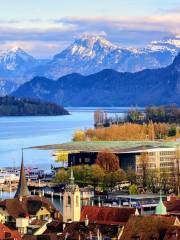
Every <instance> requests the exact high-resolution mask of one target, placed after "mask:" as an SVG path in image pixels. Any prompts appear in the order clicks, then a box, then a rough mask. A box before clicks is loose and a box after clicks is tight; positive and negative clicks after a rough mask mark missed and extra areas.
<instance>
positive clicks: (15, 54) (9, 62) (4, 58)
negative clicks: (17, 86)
mask: <svg viewBox="0 0 180 240" xmlns="http://www.w3.org/2000/svg"><path fill="white" fill-rule="evenodd" d="M35 62H36V60H35V58H33V57H32V56H30V55H29V54H27V53H26V52H25V51H23V50H22V49H21V48H12V49H10V50H6V51H2V52H0V64H1V67H3V69H6V70H9V71H15V70H16V69H17V68H18V67H22V66H23V65H24V67H25V68H27V67H29V64H30V65H32V64H34V63H35Z"/></svg>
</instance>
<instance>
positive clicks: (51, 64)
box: [0, 35, 180, 95]
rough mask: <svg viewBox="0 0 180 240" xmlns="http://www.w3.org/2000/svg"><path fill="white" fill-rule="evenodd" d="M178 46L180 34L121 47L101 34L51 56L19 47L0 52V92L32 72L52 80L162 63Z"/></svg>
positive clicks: (79, 40)
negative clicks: (140, 45) (144, 44)
mask: <svg viewBox="0 0 180 240" xmlns="http://www.w3.org/2000/svg"><path fill="white" fill-rule="evenodd" d="M179 50H180V36H179V35H172V36H170V37H168V38H166V39H163V40H161V41H154V42H152V43H151V44H150V45H148V46H147V47H145V48H141V49H138V48H125V47H122V46H119V45H117V44H113V43H111V42H109V41H108V40H107V39H105V38H104V37H102V36H94V35H83V36H81V37H80V38H77V39H75V41H74V42H73V43H72V44H71V45H70V46H69V47H67V48H66V49H65V50H63V51H61V52H60V53H58V54H56V55H55V56H54V57H53V58H52V59H50V60H47V59H41V60H40V59H36V58H34V57H33V56H31V55H29V54H28V53H26V52H25V51H24V50H22V49H20V48H13V49H10V50H7V51H1V52H0V95H6V94H9V93H11V92H13V91H14V90H15V89H17V87H18V86H20V85H21V84H22V83H25V82H27V81H29V80H31V79H32V78H33V77H35V76H42V77H47V78H50V79H53V80H56V79H58V78H59V77H61V76H64V75H67V74H71V73H74V72H75V73H79V74H82V75H89V74H93V73H96V72H99V71H101V70H103V69H113V70H116V71H119V72H138V71H141V70H143V69H155V68H160V67H165V66H167V65H169V64H171V63H172V61H173V59H174V57H175V56H176V54H177V53H178V52H179Z"/></svg>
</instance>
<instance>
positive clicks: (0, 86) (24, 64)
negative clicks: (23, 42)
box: [0, 47, 42, 95]
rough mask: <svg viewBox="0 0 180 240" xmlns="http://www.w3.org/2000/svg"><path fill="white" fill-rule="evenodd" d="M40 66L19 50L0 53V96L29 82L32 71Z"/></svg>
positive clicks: (31, 57) (38, 62) (32, 58)
mask: <svg viewBox="0 0 180 240" xmlns="http://www.w3.org/2000/svg"><path fill="white" fill-rule="evenodd" d="M41 64H42V62H41V61H40V60H37V59H35V58H34V57H33V56H31V55H29V54H28V53H26V52H25V51H24V50H22V49H21V48H16V47H15V48H12V49H9V50H6V51H0V95H6V94H8V93H9V92H11V91H13V90H14V89H15V88H16V87H18V86H19V85H20V84H22V83H24V82H26V81H28V80H30V79H31V78H32V77H33V76H34V74H35V73H34V72H32V69H34V68H36V67H37V66H38V65H41Z"/></svg>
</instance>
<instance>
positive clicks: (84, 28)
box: [0, 9, 180, 57]
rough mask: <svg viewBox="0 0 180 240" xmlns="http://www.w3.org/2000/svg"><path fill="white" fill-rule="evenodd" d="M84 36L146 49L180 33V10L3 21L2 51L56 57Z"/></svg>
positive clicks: (0, 22)
mask: <svg viewBox="0 0 180 240" xmlns="http://www.w3.org/2000/svg"><path fill="white" fill-rule="evenodd" d="M84 32H87V33H95V34H101V35H106V36H107V38H108V39H109V40H111V41H112V42H114V43H118V44H121V45H125V46H127V45H128V46H144V45H146V44H148V43H149V42H150V41H152V40H160V39H161V38H163V37H165V36H167V35H170V34H172V33H180V9H175V10H174V11H166V12H160V13H159V14H157V15H152V16H144V17H142V16H141V17H139V16H134V17H133V16H119V17H66V18H60V19H49V20H43V19H15V20H14V19H11V20H8V21H5V20H3V19H0V43H1V45H0V48H1V49H3V48H6V47H10V46H11V45H12V46H13V45H18V46H19V45H21V46H20V47H23V48H24V49H25V50H28V51H29V52H30V53H32V54H34V53H35V55H36V56H37V55H39V56H40V57H48V56H52V55H53V54H54V53H57V52H58V51H60V50H62V49H63V48H64V47H66V46H67V45H68V44H70V43H71V42H72V41H73V38H74V37H77V36H79V35H81V34H83V33H84Z"/></svg>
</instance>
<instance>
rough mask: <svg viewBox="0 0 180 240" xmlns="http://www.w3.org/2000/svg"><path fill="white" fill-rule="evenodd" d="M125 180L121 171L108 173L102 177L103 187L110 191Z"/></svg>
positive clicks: (124, 175)
mask: <svg viewBox="0 0 180 240" xmlns="http://www.w3.org/2000/svg"><path fill="white" fill-rule="evenodd" d="M125 179H126V174H125V172H124V171H123V170H122V169H120V170H117V171H115V172H109V173H106V175H105V176H104V186H105V187H106V188H110V189H111V190H112V189H113V188H114V187H115V186H116V185H118V184H119V183H120V182H121V181H123V180H125Z"/></svg>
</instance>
